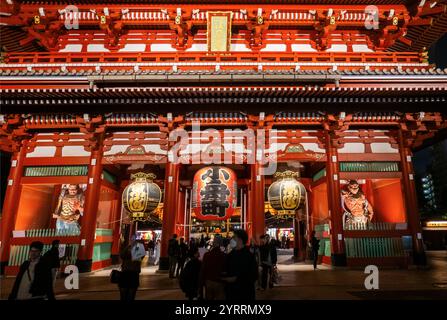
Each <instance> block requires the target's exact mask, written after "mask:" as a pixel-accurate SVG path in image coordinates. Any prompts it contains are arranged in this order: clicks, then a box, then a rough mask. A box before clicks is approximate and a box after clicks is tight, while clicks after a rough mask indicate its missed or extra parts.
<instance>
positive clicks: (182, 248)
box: [175, 237, 188, 277]
mask: <svg viewBox="0 0 447 320" xmlns="http://www.w3.org/2000/svg"><path fill="white" fill-rule="evenodd" d="M187 257H188V245H187V244H186V243H185V239H184V238H183V237H182V238H180V244H179V247H178V253H177V271H176V273H175V276H176V277H178V276H179V274H180V273H181V272H182V270H183V266H184V265H185V261H186V258H187Z"/></svg>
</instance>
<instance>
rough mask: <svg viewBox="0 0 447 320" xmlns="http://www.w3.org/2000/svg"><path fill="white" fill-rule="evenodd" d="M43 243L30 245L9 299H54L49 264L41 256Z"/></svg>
mask: <svg viewBox="0 0 447 320" xmlns="http://www.w3.org/2000/svg"><path fill="white" fill-rule="evenodd" d="M42 250H43V243H42V242H40V241H34V242H33V243H31V245H30V250H29V259H28V260H26V261H25V262H23V263H22V265H21V266H20V269H19V273H18V274H17V277H16V280H15V282H14V286H13V288H12V291H11V294H10V295H9V300H31V299H41V300H43V299H48V300H54V292H53V278H52V275H51V266H50V265H49V264H48V263H46V261H45V259H42V258H41V254H42Z"/></svg>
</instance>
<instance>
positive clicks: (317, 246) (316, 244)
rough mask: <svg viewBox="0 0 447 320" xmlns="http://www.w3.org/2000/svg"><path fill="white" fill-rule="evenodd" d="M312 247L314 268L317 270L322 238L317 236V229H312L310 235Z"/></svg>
mask: <svg viewBox="0 0 447 320" xmlns="http://www.w3.org/2000/svg"><path fill="white" fill-rule="evenodd" d="M310 247H311V250H312V260H313V265H314V270H317V264H318V250H320V240H319V239H317V237H316V236H315V230H314V231H312V233H311V236H310Z"/></svg>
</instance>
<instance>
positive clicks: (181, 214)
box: [175, 188, 186, 238]
mask: <svg viewBox="0 0 447 320" xmlns="http://www.w3.org/2000/svg"><path fill="white" fill-rule="evenodd" d="M185 195H186V192H185V189H184V188H181V189H180V190H179V191H178V192H177V201H176V203H177V216H176V221H175V224H176V234H177V236H178V237H179V238H181V237H183V238H185V237H186V227H185V224H186V223H185Z"/></svg>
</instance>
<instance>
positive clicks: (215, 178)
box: [200, 167, 230, 217]
mask: <svg viewBox="0 0 447 320" xmlns="http://www.w3.org/2000/svg"><path fill="white" fill-rule="evenodd" d="M200 178H201V180H202V181H205V180H207V179H208V182H206V183H204V187H202V188H201V190H200V196H201V199H200V200H201V202H202V214H203V215H214V216H218V217H224V216H225V214H226V209H227V208H228V207H229V206H230V203H229V201H228V199H227V197H228V196H229V195H230V190H229V189H228V186H227V184H226V183H224V182H226V181H228V180H229V179H230V174H229V173H228V172H227V171H225V170H224V169H222V168H219V167H211V168H209V169H208V170H207V171H206V172H205V173H204V174H202V176H201V177H200Z"/></svg>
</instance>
